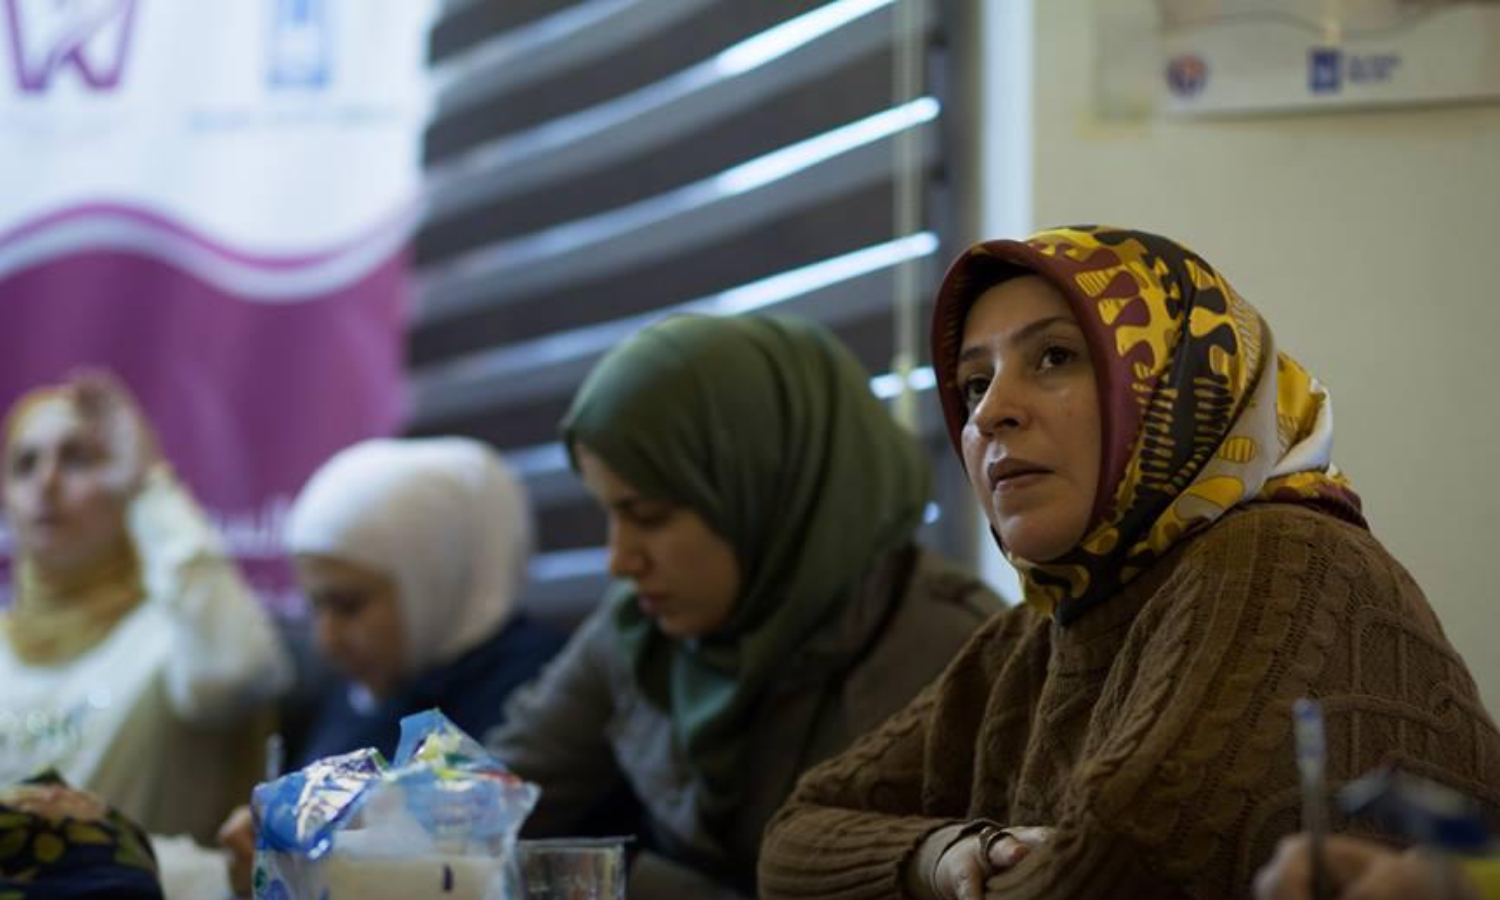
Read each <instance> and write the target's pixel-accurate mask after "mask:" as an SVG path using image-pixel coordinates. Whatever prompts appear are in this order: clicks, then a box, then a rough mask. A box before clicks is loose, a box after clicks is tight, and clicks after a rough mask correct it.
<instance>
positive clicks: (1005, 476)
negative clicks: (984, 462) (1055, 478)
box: [985, 456, 1052, 491]
mask: <svg viewBox="0 0 1500 900" xmlns="http://www.w3.org/2000/svg"><path fill="white" fill-rule="evenodd" d="M1051 473H1052V470H1051V469H1049V468H1047V467H1046V466H1044V465H1042V464H1041V463H1034V462H1032V461H1031V460H1028V459H1021V458H1020V457H1018V456H1006V457H1003V458H1001V459H998V460H995V461H994V462H992V463H990V464H989V465H988V466H986V467H985V475H986V477H988V478H989V482H990V490H991V491H994V490H995V489H997V488H999V487H1001V486H1002V485H1004V484H1006V483H1007V482H1012V481H1015V480H1016V479H1018V478H1023V477H1025V476H1027V475H1050V474H1051Z"/></svg>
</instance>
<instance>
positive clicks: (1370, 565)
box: [1162, 503, 1438, 629]
mask: <svg viewBox="0 0 1500 900" xmlns="http://www.w3.org/2000/svg"><path fill="white" fill-rule="evenodd" d="M1173 556H1174V557H1175V561H1172V560H1171V559H1169V560H1167V561H1165V562H1168V563H1169V564H1168V565H1167V566H1166V567H1165V568H1166V569H1167V573H1166V574H1168V578H1167V579H1166V581H1165V582H1164V583H1163V587H1162V593H1166V594H1174V595H1178V596H1179V598H1180V597H1181V595H1184V594H1186V595H1202V596H1203V597H1204V598H1205V600H1207V601H1211V602H1212V603H1214V604H1215V605H1219V606H1223V605H1225V604H1228V603H1233V602H1234V600H1235V598H1240V599H1241V600H1242V601H1243V602H1247V603H1257V604H1264V603H1267V602H1271V603H1274V602H1275V601H1277V600H1278V599H1279V600H1281V601H1283V603H1284V604H1285V605H1288V606H1291V605H1298V606H1306V605H1307V604H1309V603H1311V604H1312V605H1313V606H1316V607H1319V608H1322V609H1325V610H1327V611H1328V612H1331V613H1333V614H1335V615H1336V616H1339V617H1343V616H1347V615H1368V614H1369V613H1367V612H1362V611H1366V610H1378V609H1385V610H1388V611H1390V612H1392V613H1396V614H1399V615H1403V616H1416V617H1417V618H1418V619H1419V620H1421V622H1422V623H1423V625H1424V627H1427V628H1433V629H1435V628H1437V627H1438V626H1437V621H1436V617H1435V615H1434V614H1433V612H1432V610H1431V607H1430V606H1429V605H1428V603H1427V600H1426V597H1425V596H1424V595H1423V594H1422V591H1421V589H1420V588H1419V587H1418V586H1417V584H1416V582H1415V581H1414V580H1413V579H1412V577H1411V575H1410V574H1409V573H1408V572H1407V571H1406V569H1405V568H1404V567H1402V565H1401V564H1400V563H1399V562H1398V561H1397V560H1396V559H1395V557H1393V556H1392V555H1391V554H1390V552H1389V551H1388V550H1386V548H1385V547H1384V546H1383V545H1382V544H1381V543H1380V541H1379V540H1377V539H1376V538H1375V536H1374V535H1373V534H1371V533H1370V532H1369V531H1368V530H1366V529H1364V528H1360V527H1358V526H1355V525H1351V524H1349V523H1348V522H1344V521H1342V520H1340V519H1337V518H1334V517H1333V516H1330V515H1328V514H1326V513H1321V512H1318V511H1316V510H1311V509H1307V508H1304V507H1300V506H1296V505H1293V504H1285V503H1261V504H1251V505H1249V506H1247V507H1244V508H1243V509H1241V510H1235V511H1232V512H1230V513H1229V514H1227V515H1226V516H1224V517H1223V518H1222V519H1220V520H1219V521H1217V522H1215V523H1214V524H1213V525H1211V526H1210V527H1208V528H1207V529H1205V530H1204V531H1203V532H1202V533H1201V534H1199V535H1197V536H1195V537H1194V538H1192V539H1191V540H1189V541H1187V542H1185V546H1184V547H1183V548H1181V550H1180V551H1179V553H1177V554H1173Z"/></svg>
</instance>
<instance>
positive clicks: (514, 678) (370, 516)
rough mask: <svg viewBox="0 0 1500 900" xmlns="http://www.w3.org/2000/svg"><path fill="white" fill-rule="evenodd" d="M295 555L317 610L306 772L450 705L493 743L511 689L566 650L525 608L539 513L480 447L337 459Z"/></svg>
mask: <svg viewBox="0 0 1500 900" xmlns="http://www.w3.org/2000/svg"><path fill="white" fill-rule="evenodd" d="M286 543H287V549H288V550H289V551H291V553H292V554H293V561H294V563H295V565H296V570H297V581H298V584H299V585H300V587H301V588H302V591H303V593H304V594H306V596H307V598H308V600H309V601H310V602H311V604H312V610H313V624H314V636H315V641H316V647H317V651H318V654H319V655H320V656H321V657H322V659H323V661H324V662H326V663H327V664H329V665H331V666H332V667H333V669H334V670H335V671H336V672H337V675H338V677H337V678H335V679H333V680H332V681H329V682H325V683H322V684H320V685H317V694H318V696H317V701H316V703H315V705H314V706H313V708H312V716H311V719H310V721H309V723H308V728H307V731H306V733H305V734H302V735H293V736H292V740H291V744H290V748H289V749H290V759H291V762H292V764H293V766H294V767H301V766H303V765H305V764H306V763H308V762H311V761H313V760H315V759H319V758H322V757H324V756H331V755H333V754H336V753H346V752H348V751H350V750H357V749H360V748H362V747H375V748H376V749H378V750H380V751H381V753H383V754H385V756H386V758H387V759H389V758H391V757H392V756H393V755H394V753H395V749H396V741H397V738H398V737H399V727H398V726H399V723H400V721H401V718H402V717H403V716H406V715H408V714H410V713H414V712H421V711H422V710H425V709H431V708H434V707H436V708H438V709H441V710H442V711H443V713H444V715H446V716H447V717H448V718H450V719H452V720H453V721H454V722H455V723H456V724H457V725H458V726H459V727H461V728H463V729H464V730H465V731H468V732H469V733H471V734H474V735H476V736H478V735H483V734H484V732H485V731H486V730H487V729H489V728H490V727H492V726H494V725H495V724H497V723H498V722H499V721H500V720H501V717H502V715H503V709H504V704H505V700H506V697H507V696H508V695H509V694H510V692H511V690H512V689H513V688H515V687H516V686H518V685H520V684H521V683H523V682H525V681H527V680H529V679H530V678H531V677H532V676H533V675H535V674H536V672H537V671H538V670H539V669H540V668H541V666H542V664H543V663H545V662H546V661H547V660H548V659H549V658H550V657H551V656H552V655H553V654H554V653H556V652H557V650H558V649H559V648H561V647H562V644H563V636H562V635H561V634H560V633H558V632H557V631H555V630H554V629H552V628H550V627H548V626H546V625H543V624H541V623H539V622H537V621H535V620H533V619H532V618H530V617H528V616H526V615H524V614H523V613H521V612H520V610H519V609H518V603H519V600H520V595H521V588H522V586H523V585H524V584H525V581H526V566H527V563H529V562H530V561H531V552H532V545H533V539H532V526H531V508H530V505H529V503H528V501H527V498H526V490H525V487H524V486H523V485H522V484H521V481H520V479H519V478H518V477H517V476H516V474H515V473H514V472H513V471H511V469H510V468H509V467H508V466H507V465H506V464H505V462H504V461H503V460H502V459H501V458H500V455H499V454H498V453H496V452H495V451H494V450H493V449H491V448H490V447H488V446H486V445H485V444H482V443H480V442H478V441H474V440H470V439H468V438H458V437H451V438H426V439H412V440H386V439H382V440H371V441H365V442H363V443H360V444H356V445H354V446H353V447H350V448H348V449H346V450H343V451H341V452H339V453H338V454H336V455H335V456H334V457H333V458H332V459H330V460H329V461H328V462H327V463H325V464H324V465H323V466H322V468H320V469H318V471H317V472H316V473H315V474H314V475H313V476H312V478H311V479H310V480H309V481H308V483H307V486H306V487H305V488H303V490H302V493H301V494H300V495H298V497H297V502H296V503H295V504H294V505H293V507H292V512H291V516H290V518H289V520H288V523H287V536H286Z"/></svg>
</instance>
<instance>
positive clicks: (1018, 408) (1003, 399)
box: [969, 369, 1031, 435]
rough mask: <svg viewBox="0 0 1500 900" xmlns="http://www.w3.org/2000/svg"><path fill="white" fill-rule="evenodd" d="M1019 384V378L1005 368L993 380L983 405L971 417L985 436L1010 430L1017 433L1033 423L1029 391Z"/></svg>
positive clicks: (986, 391) (984, 397) (980, 404)
mask: <svg viewBox="0 0 1500 900" xmlns="http://www.w3.org/2000/svg"><path fill="white" fill-rule="evenodd" d="M1019 382H1020V379H1019V378H1017V377H1015V376H1012V375H1009V374H1007V373H1006V371H1005V370H1004V369H1002V370H1001V371H1000V372H998V373H996V375H995V377H994V378H993V379H992V380H991V381H990V383H989V386H988V387H987V388H986V389H985V392H984V396H983V397H981V398H979V404H978V405H977V406H975V407H974V412H973V413H972V414H970V416H969V420H970V421H971V422H973V423H974V425H975V426H976V427H977V428H978V429H979V430H980V432H981V433H983V434H986V435H991V434H995V433H997V432H1000V431H1003V430H1006V429H1010V430H1016V429H1020V428H1024V427H1025V426H1026V425H1027V424H1029V423H1030V421H1031V415H1030V413H1029V411H1028V409H1027V402H1026V395H1025V388H1024V386H1023V385H1021V384H1020V383H1019Z"/></svg>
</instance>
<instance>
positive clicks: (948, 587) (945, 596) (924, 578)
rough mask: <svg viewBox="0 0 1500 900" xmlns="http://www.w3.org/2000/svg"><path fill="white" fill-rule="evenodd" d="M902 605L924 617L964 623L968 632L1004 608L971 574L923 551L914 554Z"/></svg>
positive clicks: (985, 586) (941, 557) (952, 563)
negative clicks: (968, 627) (914, 559)
mask: <svg viewBox="0 0 1500 900" xmlns="http://www.w3.org/2000/svg"><path fill="white" fill-rule="evenodd" d="M904 602H905V605H906V606H907V607H916V608H918V609H919V610H921V611H922V613H923V614H924V615H931V614H934V613H936V614H938V615H944V616H947V617H951V618H953V619H955V620H959V621H967V622H969V623H971V624H970V630H971V631H972V630H973V628H974V627H977V626H978V625H979V624H980V623H982V622H986V621H988V620H989V618H990V617H991V616H993V615H994V614H995V613H997V612H1000V611H1002V610H1004V609H1005V608H1006V604H1005V603H1004V602H1003V601H1002V600H1001V599H1000V596H999V595H998V594H996V593H995V592H994V591H993V590H991V589H990V587H989V585H987V584H985V583H984V582H983V581H980V580H979V577H978V576H977V575H975V574H974V573H973V572H970V571H969V570H968V569H965V568H963V567H962V566H960V565H958V564H957V563H955V562H953V561H952V560H949V559H947V558H945V557H943V556H941V555H939V554H937V553H934V552H933V551H931V550H927V549H925V548H918V549H917V551H916V561H915V563H914V565H913V566H912V574H911V580H910V581H909V582H908V584H907V589H906V594H905V601H904Z"/></svg>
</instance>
